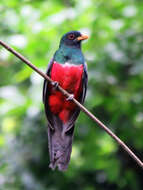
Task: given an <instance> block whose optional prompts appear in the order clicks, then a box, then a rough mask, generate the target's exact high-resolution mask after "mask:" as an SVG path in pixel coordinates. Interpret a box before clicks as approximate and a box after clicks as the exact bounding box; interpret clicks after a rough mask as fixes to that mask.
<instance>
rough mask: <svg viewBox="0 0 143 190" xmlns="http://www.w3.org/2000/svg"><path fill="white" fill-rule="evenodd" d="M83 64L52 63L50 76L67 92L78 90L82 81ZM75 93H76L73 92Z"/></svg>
mask: <svg viewBox="0 0 143 190" xmlns="http://www.w3.org/2000/svg"><path fill="white" fill-rule="evenodd" d="M82 74H83V65H73V64H68V63H65V64H58V63H54V64H53V66H52V69H51V78H52V80H54V81H57V82H59V85H60V86H61V87H62V88H64V89H65V90H67V91H68V92H69V93H74V94H75V93H76V91H79V88H80V86H81V81H82ZM75 95H76V94H75Z"/></svg>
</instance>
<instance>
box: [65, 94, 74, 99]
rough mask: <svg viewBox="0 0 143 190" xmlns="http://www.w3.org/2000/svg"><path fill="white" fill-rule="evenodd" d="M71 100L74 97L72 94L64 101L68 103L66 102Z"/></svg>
mask: <svg viewBox="0 0 143 190" xmlns="http://www.w3.org/2000/svg"><path fill="white" fill-rule="evenodd" d="M73 98H74V95H73V94H70V96H69V97H68V98H66V100H67V101H68V100H70V101H71V100H73Z"/></svg>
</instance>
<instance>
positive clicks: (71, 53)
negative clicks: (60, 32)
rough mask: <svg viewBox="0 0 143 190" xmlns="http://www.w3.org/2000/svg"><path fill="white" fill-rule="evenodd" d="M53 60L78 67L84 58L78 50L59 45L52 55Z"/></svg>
mask: <svg viewBox="0 0 143 190" xmlns="http://www.w3.org/2000/svg"><path fill="white" fill-rule="evenodd" d="M54 60H55V61H56V62H58V63H61V64H64V63H66V62H68V63H71V64H76V65H80V64H83V63H84V57H83V54H82V52H81V49H80V48H75V47H70V46H66V45H64V44H63V45H61V46H60V47H59V49H58V50H57V51H56V53H55V55H54Z"/></svg>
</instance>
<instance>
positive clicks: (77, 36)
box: [60, 31, 88, 48]
mask: <svg viewBox="0 0 143 190" xmlns="http://www.w3.org/2000/svg"><path fill="white" fill-rule="evenodd" d="M87 38H88V36H87V35H82V34H81V33H80V32H79V31H71V32H68V33H66V34H65V35H64V36H63V37H62V38H61V41H60V46H62V45H65V46H70V47H74V48H80V47H81V41H82V40H85V39H87Z"/></svg>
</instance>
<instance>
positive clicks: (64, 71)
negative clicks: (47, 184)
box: [43, 31, 88, 171]
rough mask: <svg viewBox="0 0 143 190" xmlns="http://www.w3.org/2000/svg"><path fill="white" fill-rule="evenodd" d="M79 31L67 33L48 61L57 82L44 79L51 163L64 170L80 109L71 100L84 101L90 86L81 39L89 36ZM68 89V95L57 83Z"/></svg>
mask: <svg viewBox="0 0 143 190" xmlns="http://www.w3.org/2000/svg"><path fill="white" fill-rule="evenodd" d="M87 38H88V36H87V35H82V34H81V33H80V32H78V31H71V32H68V33H66V34H65V35H64V36H63V37H62V38H61V41H60V45H59V49H58V50H57V51H56V52H55V54H54V56H53V59H52V60H51V62H50V63H49V65H48V69H47V72H46V74H47V75H48V76H50V77H51V79H52V80H53V81H55V82H54V86H53V85H52V84H50V83H48V82H47V81H46V80H45V81H44V86H43V102H44V107H45V113H46V116H47V119H48V142H49V155H50V165H49V167H50V168H52V169H55V168H56V166H57V167H58V169H59V170H61V171H64V170H66V169H67V167H68V163H69V161H70V155H71V150H72V140H73V133H74V124H75V121H76V119H77V117H78V115H79V112H80V109H79V108H78V107H77V106H76V105H75V104H74V103H73V102H72V101H71V99H72V97H74V98H75V99H77V100H78V101H79V102H80V103H81V104H83V102H84V99H85V95H86V89H87V67H86V64H85V61H84V56H83V54H82V51H81V41H82V40H85V39H87ZM58 84H59V85H60V86H61V87H62V88H63V89H65V90H67V91H68V92H69V93H70V94H71V96H70V97H69V98H66V97H65V96H64V95H63V94H62V93H61V92H60V91H59V90H57V89H56V85H58Z"/></svg>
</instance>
